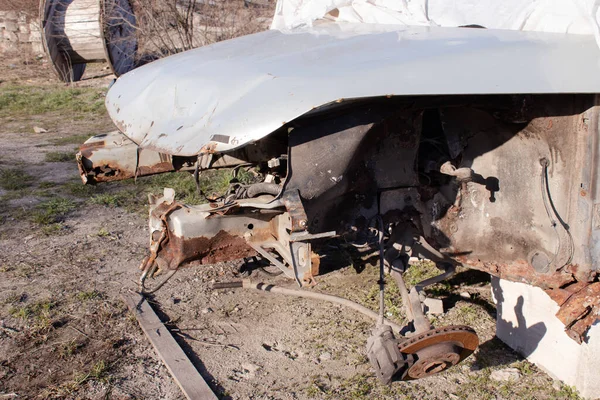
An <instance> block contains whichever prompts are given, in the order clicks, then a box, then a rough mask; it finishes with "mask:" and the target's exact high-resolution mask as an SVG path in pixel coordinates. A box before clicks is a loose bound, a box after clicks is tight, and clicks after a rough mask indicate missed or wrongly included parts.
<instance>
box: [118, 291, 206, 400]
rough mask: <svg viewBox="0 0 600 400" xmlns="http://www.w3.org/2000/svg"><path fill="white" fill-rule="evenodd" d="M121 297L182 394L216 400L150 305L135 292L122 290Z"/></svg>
mask: <svg viewBox="0 0 600 400" xmlns="http://www.w3.org/2000/svg"><path fill="white" fill-rule="evenodd" d="M121 297H122V299H123V301H124V302H125V304H127V307H128V308H129V310H131V311H132V312H133V313H134V314H135V317H136V318H137V320H138V322H139V323H140V326H141V327H142V330H143V331H144V333H145V334H146V336H147V337H148V339H150V343H152V346H153V347H154V350H156V353H157V354H158V356H159V357H160V358H161V359H162V361H163V362H164V363H165V365H166V366H167V369H168V370H169V372H170V373H171V376H172V377H173V379H175V382H176V383H177V385H179V387H180V388H181V391H182V392H183V394H185V396H186V397H187V398H188V399H190V400H210V399H217V396H216V395H215V394H214V393H213V391H212V390H211V389H210V387H209V386H208V384H207V383H206V382H205V381H204V379H203V378H202V376H201V375H200V373H199V372H198V370H197V369H196V367H194V364H192V362H191V361H190V359H189V358H188V357H187V356H186V355H185V353H184V352H183V350H182V349H181V347H179V345H178V344H177V342H176V341H175V339H174V338H173V336H172V335H171V333H170V332H169V330H168V329H167V328H166V327H165V326H164V325H163V323H162V322H161V321H160V319H159V318H158V316H157V315H156V313H155V312H154V310H153V309H152V307H151V306H150V304H148V302H147V301H146V300H145V299H144V298H143V297H142V296H140V295H139V294H137V293H123V294H122V295H121Z"/></svg>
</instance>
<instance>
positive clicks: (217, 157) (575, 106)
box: [78, 21, 600, 382]
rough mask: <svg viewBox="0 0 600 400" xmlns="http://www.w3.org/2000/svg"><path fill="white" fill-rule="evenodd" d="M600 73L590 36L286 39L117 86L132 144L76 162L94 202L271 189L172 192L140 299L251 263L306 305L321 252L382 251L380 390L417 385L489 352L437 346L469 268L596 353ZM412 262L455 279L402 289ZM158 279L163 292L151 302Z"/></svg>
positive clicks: (365, 32) (154, 228)
mask: <svg viewBox="0 0 600 400" xmlns="http://www.w3.org/2000/svg"><path fill="white" fill-rule="evenodd" d="M599 65H600V49H599V48H598V45H597V44H596V41H595V39H594V36H593V35H587V34H581V35H577V34H566V33H549V32H527V31H518V30H502V29H481V28H479V27H458V26H455V27H439V26H414V25H413V26H406V25H393V24H364V23H351V22H340V21H326V22H323V23H315V24H313V25H312V26H301V27H295V28H293V29H290V30H286V29H282V30H279V29H272V30H269V31H266V32H262V33H258V34H254V35H249V36H244V37H240V38H237V39H233V40H229V41H225V42H221V43H217V44H213V45H210V46H206V47H202V48H198V49H195V50H191V51H187V52H184V53H181V54H177V55H174V56H170V57H168V58H165V59H161V60H158V61H155V62H153V63H151V64H148V65H146V66H143V67H141V68H138V69H135V70H133V71H131V72H129V73H127V74H125V75H123V76H122V77H120V78H119V79H118V80H117V81H116V83H115V84H114V86H113V87H112V88H111V89H110V91H109V92H108V95H107V98H106V107H107V109H108V112H109V114H110V116H111V118H112V119H113V121H114V123H115V125H116V127H117V128H118V132H113V133H110V134H107V135H101V136H97V137H94V138H91V139H90V140H88V141H87V142H86V143H85V144H83V145H82V147H81V151H80V153H79V154H78V161H79V166H80V171H81V175H82V179H83V180H84V182H87V183H96V182H108V181H113V180H119V179H126V178H132V177H136V176H141V175H148V174H154V173H161V172H166V171H189V172H192V173H194V174H195V175H196V176H198V175H199V174H201V173H202V172H203V171H205V170H207V169H215V168H239V167H245V168H252V169H254V171H255V172H256V175H257V176H259V177H260V181H259V182H257V183H253V184H249V185H244V184H241V183H240V182H238V181H234V182H232V183H231V184H230V187H229V189H228V190H227V192H226V193H223V194H222V196H220V197H218V198H212V199H211V201H209V202H208V203H207V204H203V205H197V206H189V205H185V204H181V203H180V202H178V201H177V200H176V199H175V193H174V192H173V191H172V190H169V189H165V193H164V195H163V196H151V198H150V203H151V205H150V220H149V226H150V252H149V255H148V257H146V258H145V259H144V261H143V263H142V270H143V273H142V277H141V286H142V290H143V291H146V292H151V291H153V290H156V289H157V288H158V287H160V285H162V284H163V283H164V282H165V281H166V279H168V278H169V277H170V276H172V275H173V274H174V273H175V272H176V271H177V270H178V269H179V268H181V267H182V266H183V265H185V264H186V263H188V262H190V261H197V262H200V263H201V264H211V263H215V262H221V261H231V260H240V259H243V258H248V257H259V258H262V259H264V260H267V261H268V262H269V263H270V264H272V265H273V266H276V267H278V268H279V269H280V270H281V271H282V272H283V273H284V274H285V275H286V276H287V277H289V278H290V279H291V280H295V282H296V283H297V285H298V286H300V287H302V288H306V287H310V286H312V285H314V284H316V283H317V281H318V278H317V276H318V274H319V255H318V254H317V253H316V252H315V251H314V248H313V247H314V246H313V244H314V243H315V241H318V240H322V239H324V238H332V237H337V238H343V240H345V241H346V242H348V243H351V244H353V245H354V246H355V247H356V248H357V249H359V251H364V252H372V251H374V250H375V251H379V255H380V267H381V276H380V285H381V292H383V289H384V283H385V281H386V280H387V278H386V277H385V276H384V272H385V271H387V272H389V273H390V276H391V278H392V279H393V280H394V281H395V283H396V284H397V285H398V287H399V289H400V292H401V293H402V298H403V299H402V301H403V304H404V305H405V307H406V313H407V316H408V318H409V319H410V320H411V322H410V324H409V325H408V326H406V327H398V326H396V325H394V324H388V323H386V322H385V321H384V320H383V314H382V310H383V303H382V304H381V310H380V314H377V313H373V312H371V314H374V315H371V316H373V318H377V320H378V323H377V327H376V328H375V330H374V332H373V336H372V337H371V338H369V341H368V343H367V354H368V356H369V359H370V361H371V363H372V365H373V367H374V369H375V371H376V373H377V375H378V377H379V378H380V379H382V381H384V382H390V381H391V380H393V379H403V380H410V379H418V378H422V377H426V376H429V375H432V374H436V373H439V372H442V371H444V370H445V369H447V368H449V367H451V366H453V365H456V364H457V363H459V362H460V361H462V360H463V359H464V358H465V357H467V356H468V355H469V354H471V353H472V352H473V351H474V350H475V349H476V348H477V346H478V338H477V335H476V332H475V331H474V330H473V329H472V328H470V327H466V326H442V327H434V326H432V325H431V323H430V321H429V320H428V319H427V317H426V315H425V314H424V312H423V308H422V303H423V301H424V293H423V288H425V287H426V286H428V285H431V284H433V283H437V282H440V281H441V280H443V279H446V278H448V277H450V276H451V275H452V274H453V272H454V271H455V269H456V267H457V266H466V267H469V268H473V269H477V270H480V271H484V272H487V273H490V274H492V275H495V276H498V277H500V278H503V279H508V280H512V281H518V282H523V283H527V284H530V285H534V286H539V287H540V288H542V289H544V290H546V291H547V293H549V295H550V296H551V297H552V298H553V299H555V300H556V302H557V303H558V304H559V306H560V310H559V312H558V314H557V316H558V318H559V319H560V320H561V321H562V322H563V323H564V325H565V330H566V332H567V333H568V335H569V336H570V337H571V338H572V339H573V340H575V341H577V342H581V341H585V339H586V332H587V330H588V329H589V327H590V326H591V325H592V324H593V323H594V322H595V321H596V320H597V318H598V313H599V310H600V282H598V280H597V265H598V258H599V257H600V245H599V244H598V241H597V238H598V237H599V235H600V194H599V192H598V188H599V187H600V186H599V183H600V182H599V181H598V179H599V176H598V169H597V162H598V160H597V158H598V149H599V147H598V146H599V143H600V140H599V130H598V116H599V110H600V109H599V108H598V95H597V93H600V74H598V66H599ZM411 257H417V258H421V259H428V260H431V261H433V262H434V263H435V264H436V266H438V267H439V269H440V276H438V277H436V278H433V279H429V280H427V281H424V282H421V283H419V284H417V285H415V286H414V287H412V288H409V287H406V285H405V283H404V280H403V278H402V276H403V273H404V272H405V271H406V270H407V269H408V268H410V264H409V259H410V258H411ZM384 270H385V271H384ZM157 272H162V273H163V274H162V276H164V277H165V278H158V279H160V281H159V283H158V284H157V285H155V286H154V287H148V286H147V279H148V278H149V277H154V276H155V275H157ZM215 286H216V288H219V287H246V288H254V289H259V290H267V291H269V290H272V291H275V290H274V289H275V288H273V287H270V286H269V285H263V284H258V285H257V284H253V283H250V282H247V281H245V282H233V283H219V284H216V285H215ZM296 292H299V293H305V295H303V296H304V297H310V296H311V295H306V293H312V294H314V293H313V292H310V291H306V290H303V289H301V290H297V291H296ZM288 294H289V293H288ZM296 295H301V296H302V294H296ZM330 297H332V296H330ZM336 299H337V300H336ZM336 299H331V298H330V299H328V300H332V301H338V302H342V299H339V298H336ZM381 299H382V297H381ZM342 303H343V302H342ZM346 305H348V304H346ZM355 309H356V307H355ZM359 311H361V310H359ZM362 311H364V312H365V313H367V314H368V312H369V311H368V310H366V311H365V310H362ZM362 311H361V312H362ZM400 330H401V331H400Z"/></svg>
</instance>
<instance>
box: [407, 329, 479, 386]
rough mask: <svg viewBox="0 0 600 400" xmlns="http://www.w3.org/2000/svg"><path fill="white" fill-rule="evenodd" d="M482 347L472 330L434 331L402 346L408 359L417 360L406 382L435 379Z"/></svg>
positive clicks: (409, 371)
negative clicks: (409, 357) (479, 346)
mask: <svg viewBox="0 0 600 400" xmlns="http://www.w3.org/2000/svg"><path fill="white" fill-rule="evenodd" d="M478 345H479V338H478V337H477V334H476V333H475V331H474V330H473V329H472V328H470V327H468V326H445V327H442V328H437V329H431V330H428V331H426V332H423V333H419V334H416V335H415V336H414V337H411V338H409V339H406V340H404V341H402V342H400V343H399V344H398V349H399V350H400V352H401V353H403V354H405V355H411V356H413V357H414V359H415V362H414V363H413V364H412V365H411V366H410V367H409V369H408V371H407V374H406V375H405V376H404V380H412V379H420V378H425V377H427V376H431V375H434V374H437V373H440V372H442V371H445V370H446V369H448V368H450V367H452V366H454V365H456V364H458V363H460V362H461V361H462V360H464V359H465V358H467V357H468V356H469V355H471V354H472V353H473V352H474V351H475V349H476V348H477V346H478Z"/></svg>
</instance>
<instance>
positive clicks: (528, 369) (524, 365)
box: [516, 360, 537, 376]
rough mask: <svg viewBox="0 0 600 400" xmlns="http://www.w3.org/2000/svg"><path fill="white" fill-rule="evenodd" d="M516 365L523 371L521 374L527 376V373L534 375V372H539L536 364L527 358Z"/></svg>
mask: <svg viewBox="0 0 600 400" xmlns="http://www.w3.org/2000/svg"><path fill="white" fill-rule="evenodd" d="M516 367H517V368H518V369H519V371H520V372H521V374H523V375H525V376H527V375H533V374H534V373H536V372H537V368H536V367H535V365H533V364H532V363H530V362H529V361H527V360H523V361H520V362H519V363H518V364H517V365H516Z"/></svg>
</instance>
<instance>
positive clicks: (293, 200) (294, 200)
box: [282, 189, 308, 232]
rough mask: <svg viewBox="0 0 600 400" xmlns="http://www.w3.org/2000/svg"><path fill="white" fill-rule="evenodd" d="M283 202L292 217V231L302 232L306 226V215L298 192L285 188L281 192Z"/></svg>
mask: <svg viewBox="0 0 600 400" xmlns="http://www.w3.org/2000/svg"><path fill="white" fill-rule="evenodd" d="M282 200H283V204H284V205H285V208H286V209H287V212H288V213H289V214H290V218H291V219H292V232H304V231H306V227H307V226H308V216H307V215H306V211H304V206H303V205H302V200H301V199H300V193H299V192H298V190H297V189H292V190H286V191H285V192H284V193H283V198H282Z"/></svg>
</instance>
